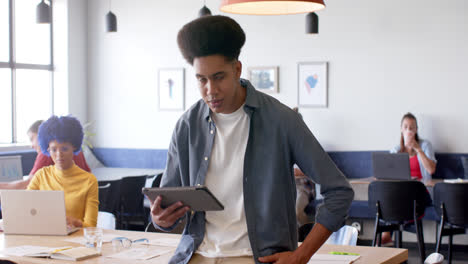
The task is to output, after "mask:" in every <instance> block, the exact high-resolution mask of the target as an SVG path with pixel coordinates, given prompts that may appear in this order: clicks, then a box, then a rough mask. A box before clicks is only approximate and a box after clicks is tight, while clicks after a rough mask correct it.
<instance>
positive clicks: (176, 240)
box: [145, 238, 180, 247]
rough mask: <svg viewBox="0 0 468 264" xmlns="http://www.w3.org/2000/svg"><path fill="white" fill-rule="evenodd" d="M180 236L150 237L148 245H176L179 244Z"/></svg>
mask: <svg viewBox="0 0 468 264" xmlns="http://www.w3.org/2000/svg"><path fill="white" fill-rule="evenodd" d="M179 241H180V238H158V239H151V240H150V241H149V242H148V243H145V244H148V245H153V246H163V247H177V246H178V245H179Z"/></svg>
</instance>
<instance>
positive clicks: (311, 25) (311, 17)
mask: <svg viewBox="0 0 468 264" xmlns="http://www.w3.org/2000/svg"><path fill="white" fill-rule="evenodd" d="M318 27H319V20H318V16H317V14H315V13H314V12H312V13H309V14H307V16H306V34H318V32H319V29H318Z"/></svg>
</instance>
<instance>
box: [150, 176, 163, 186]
mask: <svg viewBox="0 0 468 264" xmlns="http://www.w3.org/2000/svg"><path fill="white" fill-rule="evenodd" d="M162 176H163V173H158V174H156V176H154V180H153V183H152V184H151V187H153V188H155V187H159V185H161V179H162Z"/></svg>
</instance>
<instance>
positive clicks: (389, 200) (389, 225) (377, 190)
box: [369, 181, 430, 263]
mask: <svg viewBox="0 0 468 264" xmlns="http://www.w3.org/2000/svg"><path fill="white" fill-rule="evenodd" d="M428 205H430V196H429V193H428V192H427V189H426V187H425V186H424V184H423V183H421V182H419V181H373V182H371V184H370V185H369V208H370V209H371V210H372V211H373V212H375V214H376V215H375V230H374V239H373V241H372V246H375V245H376V243H377V240H378V244H379V246H381V238H382V232H389V231H395V232H396V233H395V247H397V248H401V247H402V230H403V229H404V230H406V231H410V232H415V233H416V235H417V239H418V247H419V255H420V257H421V263H422V262H424V259H425V258H426V252H425V246H424V236H423V229H422V223H421V218H422V216H423V215H424V210H425V208H426V206H428ZM414 228H415V229H416V230H414ZM377 237H378V239H377Z"/></svg>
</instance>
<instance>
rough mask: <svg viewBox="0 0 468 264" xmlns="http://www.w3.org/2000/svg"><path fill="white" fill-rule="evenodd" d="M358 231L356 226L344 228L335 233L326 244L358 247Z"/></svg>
mask: <svg viewBox="0 0 468 264" xmlns="http://www.w3.org/2000/svg"><path fill="white" fill-rule="evenodd" d="M358 233H359V232H358V230H357V228H355V227H354V226H347V225H345V226H343V227H341V228H340V229H339V230H338V231H336V232H333V233H332V234H331V236H330V237H329V238H328V240H327V241H326V242H325V244H332V245H344V246H356V244H357V239H358Z"/></svg>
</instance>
